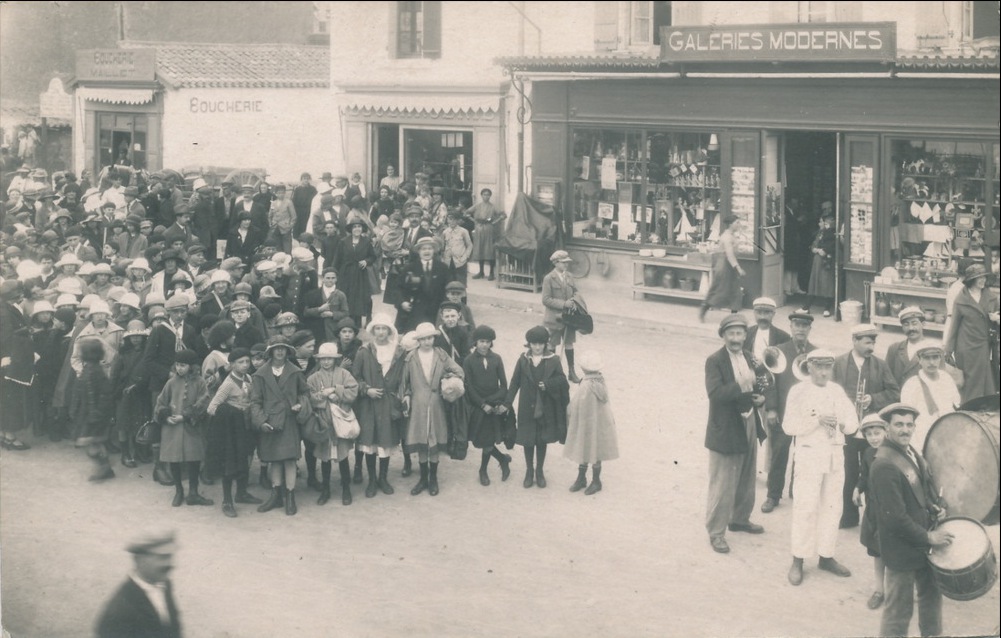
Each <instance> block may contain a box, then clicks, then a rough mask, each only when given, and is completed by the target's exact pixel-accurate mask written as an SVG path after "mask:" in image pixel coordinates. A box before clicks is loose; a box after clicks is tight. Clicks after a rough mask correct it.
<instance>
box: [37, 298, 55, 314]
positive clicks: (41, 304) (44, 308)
mask: <svg viewBox="0 0 1001 638" xmlns="http://www.w3.org/2000/svg"><path fill="white" fill-rule="evenodd" d="M55 311H56V309H55V308H54V307H53V306H52V304H50V303H49V302H48V301H45V300H44V299H42V300H40V301H36V302H35V304H34V305H33V306H32V307H31V316H32V317H34V316H35V315H37V314H38V313H40V312H55Z"/></svg>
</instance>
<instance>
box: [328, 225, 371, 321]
mask: <svg viewBox="0 0 1001 638" xmlns="http://www.w3.org/2000/svg"><path fill="white" fill-rule="evenodd" d="M366 228H368V226H367V225H366V224H365V221H364V220H363V219H361V218H360V217H355V218H352V219H351V220H350V221H349V222H348V232H349V233H350V235H349V236H348V237H345V238H344V239H343V240H341V245H340V248H339V249H338V251H337V257H336V259H337V261H336V263H335V264H334V267H335V268H337V275H338V283H339V284H340V286H341V290H343V291H344V294H345V295H346V296H347V298H348V308H350V310H351V318H352V319H354V322H355V325H357V326H358V327H359V328H362V327H364V326H365V322H364V319H365V318H366V317H370V316H371V315H372V288H371V284H370V281H369V275H368V272H367V269H368V268H374V267H375V249H374V248H373V247H372V242H371V241H369V239H368V237H365V235H364V234H363V233H364V232H365V229H366Z"/></svg>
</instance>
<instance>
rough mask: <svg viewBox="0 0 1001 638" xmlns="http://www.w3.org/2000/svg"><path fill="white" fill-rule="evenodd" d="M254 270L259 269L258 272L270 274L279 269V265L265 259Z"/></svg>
mask: <svg viewBox="0 0 1001 638" xmlns="http://www.w3.org/2000/svg"><path fill="white" fill-rule="evenodd" d="M254 268H255V269H257V272H268V271H271V270H275V269H276V268H278V264H276V263H275V262H273V261H271V260H270V259H264V260H262V261H259V262H257V264H256V265H255V266H254Z"/></svg>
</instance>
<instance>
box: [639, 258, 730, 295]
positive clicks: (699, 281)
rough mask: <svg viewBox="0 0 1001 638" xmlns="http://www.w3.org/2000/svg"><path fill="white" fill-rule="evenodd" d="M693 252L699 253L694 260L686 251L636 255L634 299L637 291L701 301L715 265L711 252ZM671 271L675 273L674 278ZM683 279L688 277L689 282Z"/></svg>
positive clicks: (644, 293)
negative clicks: (680, 253) (657, 255)
mask: <svg viewBox="0 0 1001 638" xmlns="http://www.w3.org/2000/svg"><path fill="white" fill-rule="evenodd" d="M692 254H693V255H697V256H698V257H697V258H696V259H691V260H690V259H686V258H685V257H686V256H684V255H682V256H672V257H640V256H638V255H637V256H635V257H633V299H635V298H636V295H637V294H640V295H644V296H645V295H654V296H658V297H675V298H680V299H697V300H700V301H701V300H702V299H703V298H705V296H706V291H708V290H709V286H710V285H711V284H712V266H710V265H709V263H708V259H709V256H708V255H705V256H703V255H702V253H692ZM668 273H673V275H674V276H673V278H672V277H671V276H670V275H669V274H668ZM665 275H667V277H665ZM683 280H688V282H689V284H687V285H686V284H684V283H683ZM665 284H667V285H665ZM682 286H685V287H688V288H691V289H690V290H686V289H685V288H683V287H682Z"/></svg>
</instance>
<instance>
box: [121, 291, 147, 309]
mask: <svg viewBox="0 0 1001 638" xmlns="http://www.w3.org/2000/svg"><path fill="white" fill-rule="evenodd" d="M118 305H120V306H128V307H129V308H135V309H136V310H139V309H140V308H142V302H141V301H139V295H137V294H136V293H134V292H127V293H125V294H124V295H122V297H121V299H119V300H118Z"/></svg>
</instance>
